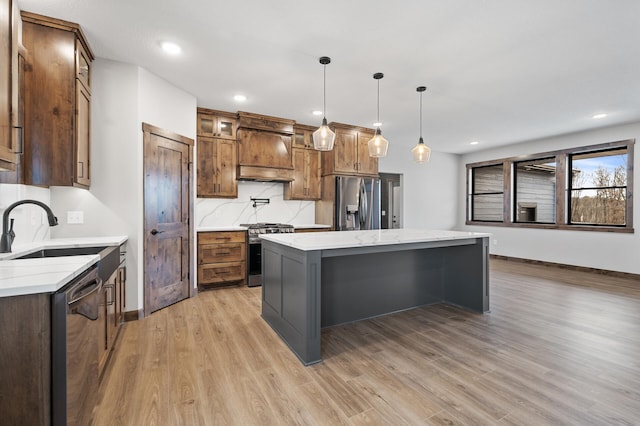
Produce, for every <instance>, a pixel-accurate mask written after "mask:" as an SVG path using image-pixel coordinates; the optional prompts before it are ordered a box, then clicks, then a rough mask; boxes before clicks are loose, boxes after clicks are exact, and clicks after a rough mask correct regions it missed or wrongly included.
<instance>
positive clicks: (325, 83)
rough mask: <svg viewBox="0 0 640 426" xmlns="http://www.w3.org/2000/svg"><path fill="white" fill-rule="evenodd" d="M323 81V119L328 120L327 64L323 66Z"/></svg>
mask: <svg viewBox="0 0 640 426" xmlns="http://www.w3.org/2000/svg"><path fill="white" fill-rule="evenodd" d="M323 70H324V71H323V74H324V75H323V80H322V110H323V111H322V117H323V118H327V64H324V65H323Z"/></svg>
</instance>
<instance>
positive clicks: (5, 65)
mask: <svg viewBox="0 0 640 426" xmlns="http://www.w3.org/2000/svg"><path fill="white" fill-rule="evenodd" d="M14 10H15V11H17V7H16V6H15V5H14V4H13V2H12V0H0V171H15V169H16V163H17V162H18V155H17V152H18V149H19V148H18V146H17V141H16V139H15V136H14V132H13V131H12V128H13V127H15V117H13V118H12V114H16V113H17V111H15V103H14V99H16V98H17V96H16V95H17V93H15V90H16V86H15V84H14V83H15V79H16V78H17V76H15V77H12V76H13V74H14V73H13V71H14V69H17V60H18V58H17V40H18V38H17V31H18V25H16V23H15V22H13V21H14V20H15V19H19V16H17V13H16V14H14V13H13V12H14Z"/></svg>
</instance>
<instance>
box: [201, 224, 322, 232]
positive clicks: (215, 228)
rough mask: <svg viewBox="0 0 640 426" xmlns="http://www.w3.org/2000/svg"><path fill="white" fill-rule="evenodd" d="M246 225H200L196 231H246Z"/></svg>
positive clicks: (315, 226) (310, 226) (312, 226)
mask: <svg viewBox="0 0 640 426" xmlns="http://www.w3.org/2000/svg"><path fill="white" fill-rule="evenodd" d="M293 228H294V229H325V228H326V229H331V225H322V224H317V223H312V224H302V225H293ZM247 229H248V228H247V227H246V226H240V225H223V226H199V227H198V228H197V229H196V232H218V231H246V230H247Z"/></svg>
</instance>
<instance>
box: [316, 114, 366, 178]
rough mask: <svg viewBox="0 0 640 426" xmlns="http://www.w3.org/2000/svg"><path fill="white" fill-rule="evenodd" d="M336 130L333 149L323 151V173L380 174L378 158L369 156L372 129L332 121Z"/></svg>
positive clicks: (332, 125)
mask: <svg viewBox="0 0 640 426" xmlns="http://www.w3.org/2000/svg"><path fill="white" fill-rule="evenodd" d="M330 126H331V127H332V128H333V130H334V131H335V132H336V142H335V145H334V147H333V151H327V152H323V153H322V174H323V175H332V174H348V175H354V176H378V159H377V158H373V157H370V156H369V146H368V142H369V139H371V138H372V137H373V135H374V131H373V130H372V129H367V128H364V127H356V126H349V125H346V124H341V123H331V124H330Z"/></svg>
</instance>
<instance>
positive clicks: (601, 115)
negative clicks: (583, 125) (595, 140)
mask: <svg viewBox="0 0 640 426" xmlns="http://www.w3.org/2000/svg"><path fill="white" fill-rule="evenodd" d="M606 116H607V114H605V113H600V114H594V115H593V117H591V118H605V117H606Z"/></svg>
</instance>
